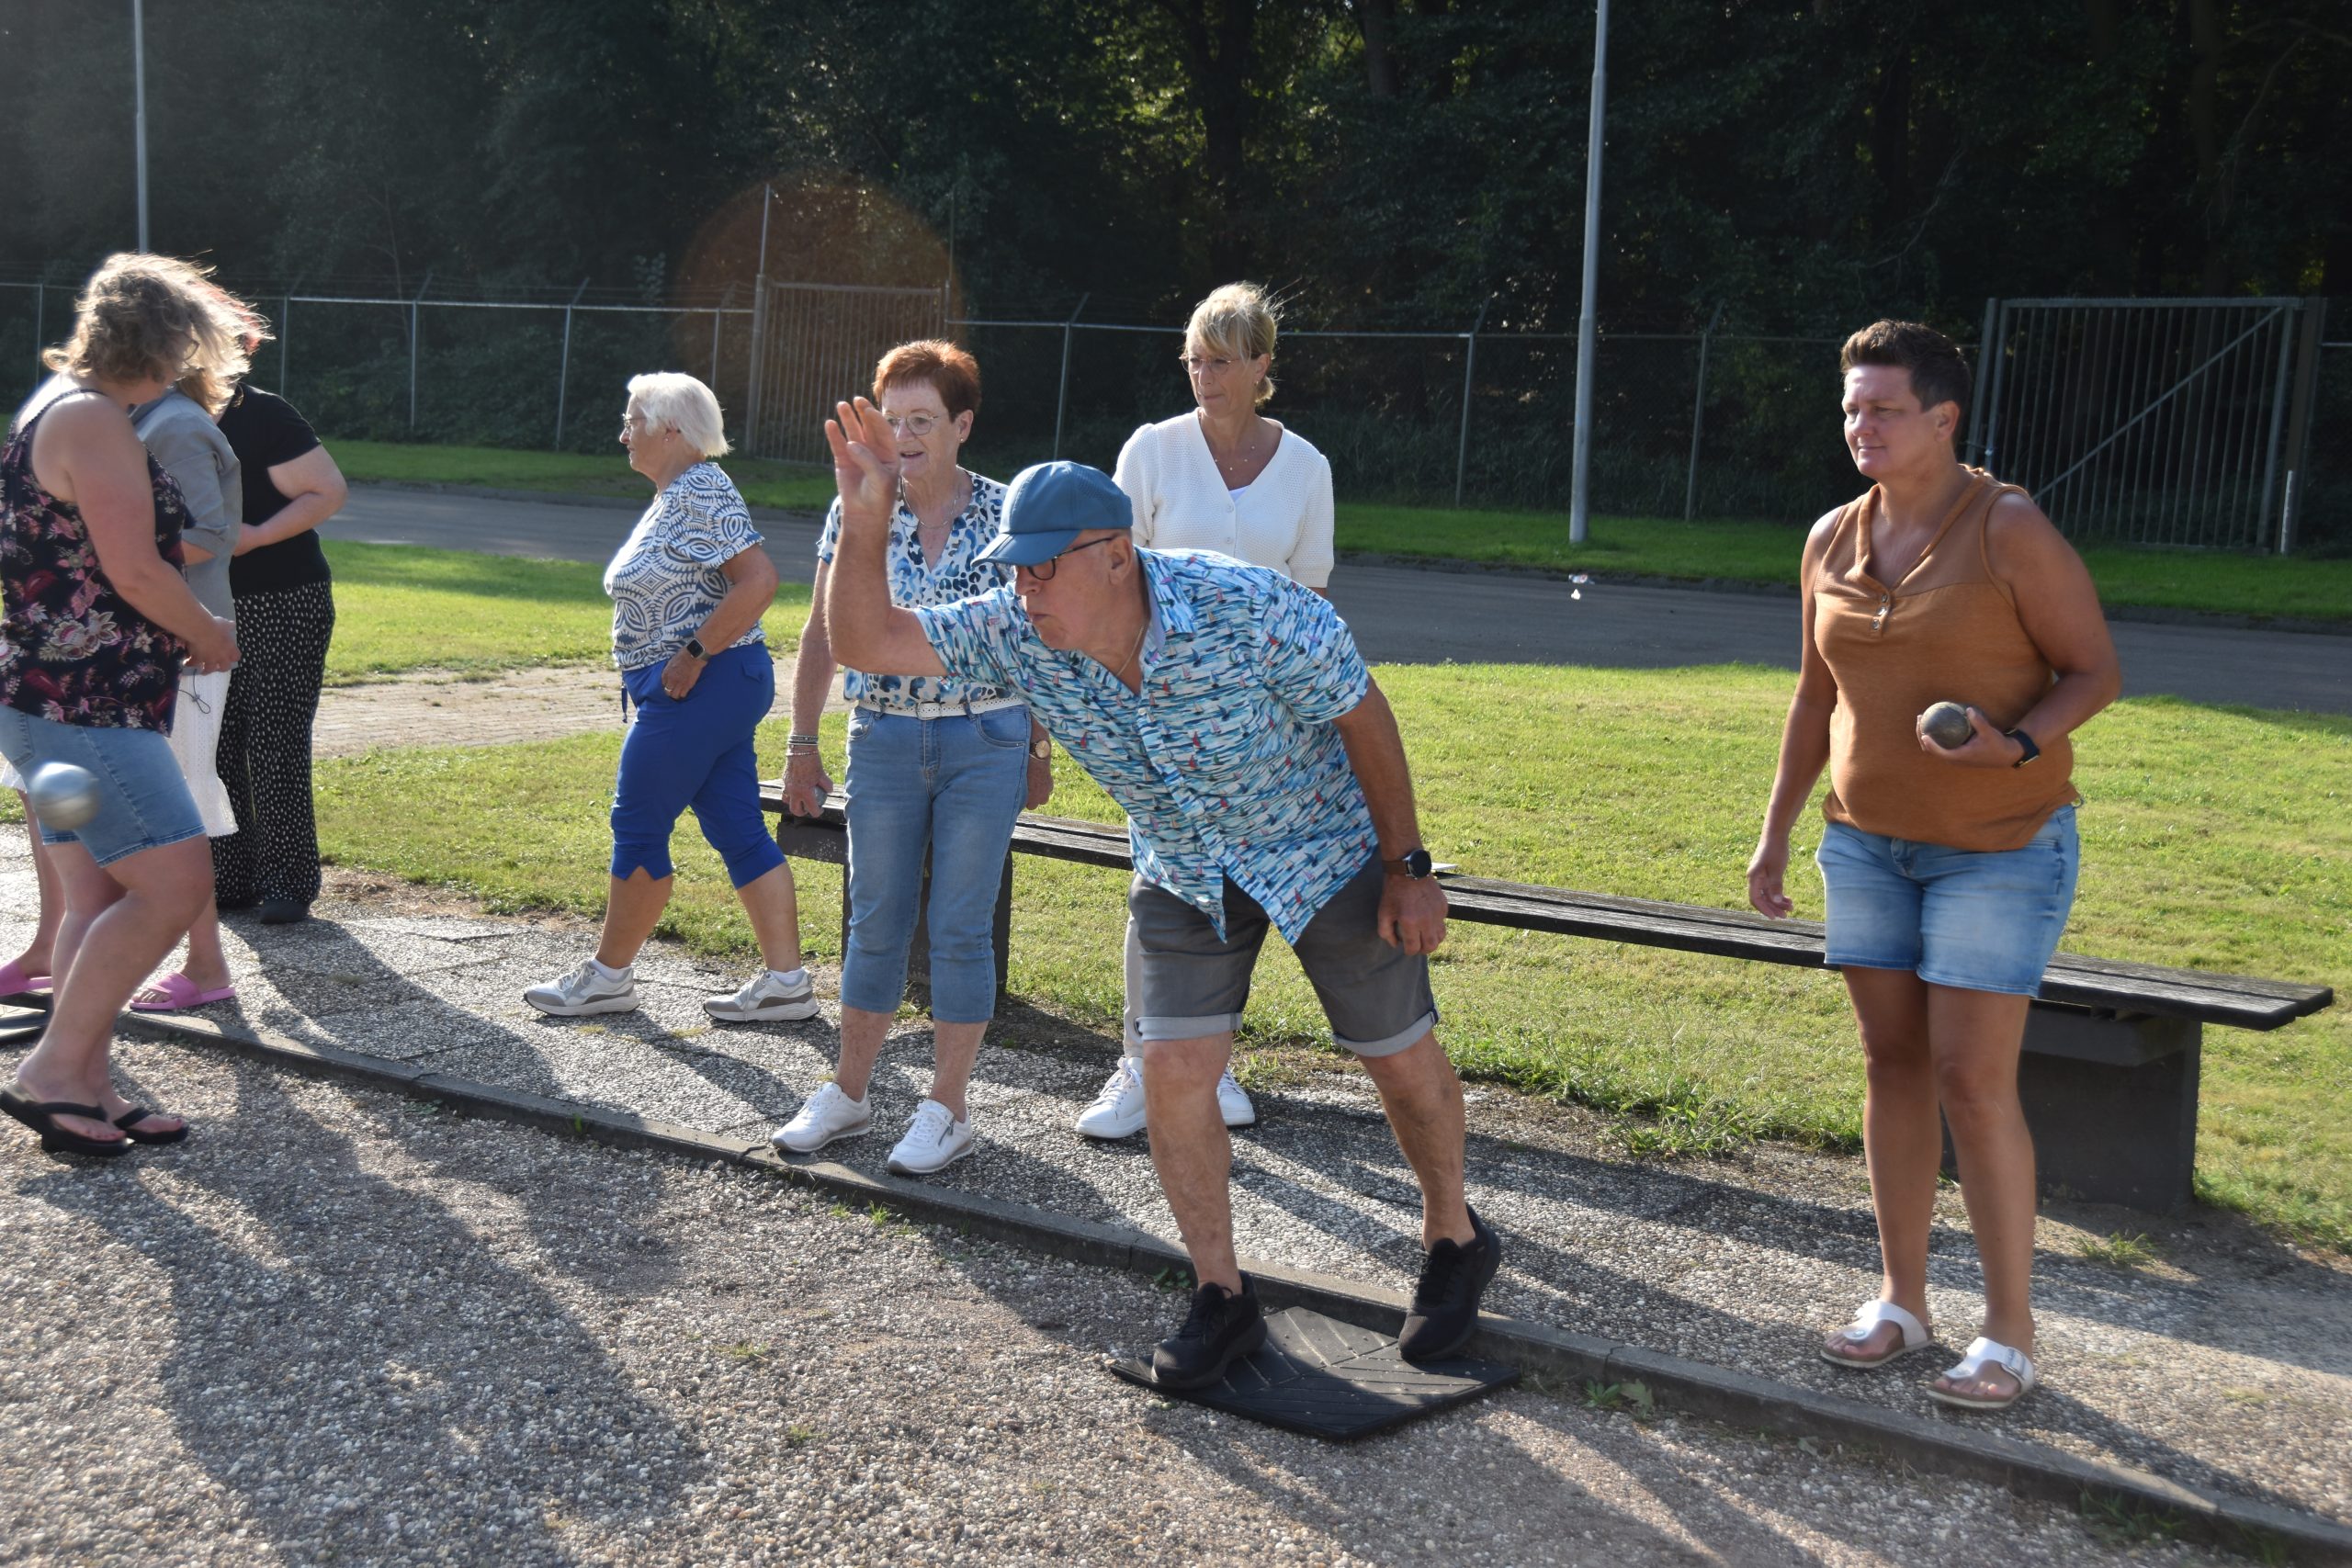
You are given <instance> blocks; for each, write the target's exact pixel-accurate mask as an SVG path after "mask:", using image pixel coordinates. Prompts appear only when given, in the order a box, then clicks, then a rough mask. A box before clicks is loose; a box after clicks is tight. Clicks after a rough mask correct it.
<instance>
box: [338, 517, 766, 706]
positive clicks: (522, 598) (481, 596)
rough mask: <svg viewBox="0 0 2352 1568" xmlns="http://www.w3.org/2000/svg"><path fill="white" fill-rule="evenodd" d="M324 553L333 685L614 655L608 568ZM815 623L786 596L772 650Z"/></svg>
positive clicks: (435, 553)
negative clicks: (330, 579)
mask: <svg viewBox="0 0 2352 1568" xmlns="http://www.w3.org/2000/svg"><path fill="white" fill-rule="evenodd" d="M326 549H327V559H328V561H329V563H330V564H331V565H332V566H333V568H334V580H335V581H334V594H335V627H334V641H333V642H332V643H331V644H330V645H329V647H328V649H327V682H328V683H329V684H330V685H347V684H349V683H351V682H355V681H367V680H376V679H380V678H381V677H383V676H386V675H394V674H399V673H400V672H401V671H408V670H420V669H435V670H454V671H459V672H460V673H464V674H487V673H489V672H490V671H494V670H512V669H515V668H518V667H521V666H524V665H530V664H577V663H600V662H603V661H604V660H607V659H609V658H610V657H611V655H612V648H613V604H612V601H611V600H609V599H607V598H605V589H604V573H605V569H604V568H603V567H601V566H593V565H589V564H586V563H583V562H577V561H547V560H526V559H524V558H520V557H513V556H489V555H476V554H471V553H469V552H465V551H460V550H433V549H425V548H423V547H416V546H409V545H358V544H351V543H347V542H345V541H343V540H329V541H328V542H327V547H326ZM808 615H809V585H808V584H807V583H805V582H786V583H781V584H778V586H777V588H776V595H775V606H774V607H773V608H771V609H770V610H769V611H768V613H767V615H766V616H765V618H764V619H763V623H762V624H763V626H765V627H766V628H767V634H768V640H769V642H770V643H771V644H772V645H774V646H775V648H776V649H779V650H788V649H794V648H797V647H798V646H799V642H800V625H801V623H802V622H803V621H804V620H806V619H807V618H808Z"/></svg>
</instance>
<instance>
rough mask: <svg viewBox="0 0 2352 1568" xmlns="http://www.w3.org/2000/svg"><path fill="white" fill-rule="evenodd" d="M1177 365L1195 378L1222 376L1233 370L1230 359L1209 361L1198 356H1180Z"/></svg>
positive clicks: (1177, 357) (1177, 358)
mask: <svg viewBox="0 0 2352 1568" xmlns="http://www.w3.org/2000/svg"><path fill="white" fill-rule="evenodd" d="M1176 363H1178V364H1179V365H1182V367H1184V368H1185V369H1186V370H1189V371H1191V372H1192V373H1193V375H1195V376H1222V375H1224V374H1225V373H1226V372H1227V371H1228V370H1230V369H1232V368H1233V361H1232V360H1230V359H1209V358H1205V357H1204V356H1203V355H1197V354H1180V355H1177V356H1176Z"/></svg>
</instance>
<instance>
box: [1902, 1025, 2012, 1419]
mask: <svg viewBox="0 0 2352 1568" xmlns="http://www.w3.org/2000/svg"><path fill="white" fill-rule="evenodd" d="M2030 1005H2031V1003H2030V999H2029V998H2025V997H2012V996H2004V995H2002V994H2000V993H1999V992H1996V991H1963V990H1958V989H1955V988H1954V987H1950V986H1929V987H1928V1039H1929V1041H1930V1043H1931V1045H1932V1048H1933V1050H1934V1053H1935V1077H1936V1091H1937V1094H1938V1096H1939V1098H1940V1099H1941V1100H1942V1101H1943V1111H1944V1119H1945V1120H1946V1121H1947V1122H1951V1145H1952V1153H1953V1154H1954V1155H1955V1156H1958V1158H1959V1163H1960V1190H1961V1195H1962V1197H1963V1198H1965V1199H1966V1200H1967V1202H1968V1224H1969V1228H1970V1229H1971V1230H1973V1231H1974V1232H1975V1233H1976V1256H1977V1258H1978V1259H1979V1260H1980V1262H1981V1263H1982V1264H1983V1266H1984V1269H1985V1337H1986V1338H1988V1339H1995V1340H1998V1341H1999V1342H2000V1343H2002V1344H2004V1345H2014V1346H2016V1347H2017V1348H2018V1349H2020V1350H2023V1351H2025V1352H2026V1353H2027V1354H2029V1355H2030V1354H2031V1353H2032V1351H2033V1308H2032V1306H2031V1304H2030V1302H2029V1300H2028V1297H2029V1295H2030V1290H2031V1285H2032V1280H2033V1213H2034V1169H2033V1136H2032V1134H2030V1133H2029V1132H2028V1131H2027V1130H2026V1124H2025V1110H2024V1108H2023V1107H2022V1106H2021V1105H2019V1104H2018V1050H2019V1048H2020V1047H2021V1046H2022V1045H2023V1044H2024V1043H2025V1020H2026V1010H2027V1009H2028V1008H2029V1007H2030ZM1949 1386H1951V1387H1952V1388H1953V1391H1954V1392H1956V1393H1964V1394H1974V1395H1976V1396H1978V1397H1980V1398H1985V1397H1991V1398H1999V1397H2002V1396H2004V1395H2007V1394H2009V1393H2014V1392H2015V1391H2016V1387H2017V1383H2016V1380H2015V1379H2014V1378H2012V1377H2010V1375H2009V1374H2008V1372H2007V1371H2004V1370H2002V1369H2001V1368H1998V1367H1993V1368H1988V1369H1986V1371H1985V1375H1984V1376H1983V1377H1979V1378H1973V1379H1970V1380H1969V1381H1968V1382H1966V1383H1964V1384H1957V1385H1949Z"/></svg>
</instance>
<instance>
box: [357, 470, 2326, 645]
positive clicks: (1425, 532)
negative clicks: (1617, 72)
mask: <svg viewBox="0 0 2352 1568" xmlns="http://www.w3.org/2000/svg"><path fill="white" fill-rule="evenodd" d="M334 455H335V460H336V461H337V462H339V463H341V464H342V465H343V470H344V472H345V474H347V475H348V476H350V477H351V478H352V479H358V480H398V481H403V482H408V483H436V484H471V485H487V486H491V487H493V488H497V489H503V490H540V491H561V492H568V493H573V494H591V495H625V496H630V497H636V496H641V495H644V494H646V493H647V491H648V487H647V485H646V482H645V480H644V479H640V478H639V476H638V475H637V474H635V473H634V472H632V471H631V470H630V468H629V467H628V462H627V461H626V460H625V459H624V458H623V457H622V455H621V451H620V448H619V446H617V445H616V446H614V448H613V452H612V455H611V456H609V457H604V456H592V455H585V454H580V453H571V452H523V451H513V450H509V449H506V448H503V447H494V446H404V445H400V444H397V443H392V442H385V441H338V442H336V443H335V444H334ZM722 466H723V467H724V468H726V469H727V471H728V473H729V475H730V476H731V477H732V478H733V479H734V480H735V483H736V486H737V488H739V489H740V490H741V491H742V492H743V499H744V500H745V501H747V502H750V503H751V504H752V505H753V506H775V507H786V508H793V509H797V510H802V511H809V512H821V511H823V510H824V509H825V508H826V507H827V506H828V505H830V504H831V502H832V499H833V479H832V475H831V473H829V472H827V471H825V470H823V469H821V468H811V467H809V466H806V465H802V464H793V463H776V462H770V461H766V460H764V459H761V458H752V457H728V458H725V459H723V460H722ZM1804 521H1808V522H1809V521H1811V520H1810V519H1805V520H1804ZM1588 533H1589V538H1588V539H1587V540H1586V542H1585V543H1584V544H1582V545H1580V546H1574V547H1571V546H1570V545H1569V544H1568V542H1567V538H1568V519H1567V515H1566V513H1554V512H1486V511H1479V510H1476V509H1460V508H1453V507H1436V506H1383V505H1376V504H1371V503H1365V502H1341V503H1340V508H1339V547H1340V553H1341V554H1343V555H1345V554H1348V553H1350V552H1355V553H1366V554H1374V555H1384V556H1396V557H1400V558H1418V559H1429V560H1463V561H1476V562H1480V563H1484V564H1489V565H1497V566H1525V567H1540V568H1544V569H1548V570H1560V571H1592V572H1600V573H1603V574H1613V575H1617V576H1622V577H1663V578H1672V579H1679V580H1682V581H1709V580H1719V581H1736V582H1776V583H1787V582H1792V581H1794V579H1795V576H1796V569H1797V555H1798V551H1799V550H1800V548H1801V547H1803V545H1804V537H1803V536H1802V535H1801V534H1800V533H1799V532H1798V530H1797V529H1796V528H1795V527H1794V526H1792V525H1788V524H1783V523H1758V522H1727V521H1723V520H1711V521H1702V522H1694V523H1682V522H1677V521H1670V520H1668V519H1666V518H1659V517H1595V518H1593V519H1592V520H1591V527H1590V528H1589V530H1588ZM2084 559H2085V560H2086V561H2087V562H2088V563H2089V565H2090V569H2091V575H2092V576H2093V577H2094V578H2096V579H2097V580H2098V588H2099V595H2100V597H2101V598H2102V599H2104V600H2105V601H2106V602H2107V603H2108V604H2112V605H2133V606H2138V607H2142V608H2156V609H2175V610H2203V611H2209V612H2212V613H2216V614H2225V615H2256V616H2284V617H2290V618H2299V619H2305V620H2315V621H2347V622H2352V559H2312V558H2308V557H2290V558H2284V559H2282V558H2278V557H2276V556H2245V555H2232V554H2224V553H2221V552H2216V551H2203V550H2143V549H2126V548H2122V547H2114V546H2093V547H2090V548H2088V549H2086V551H2085V552H2084Z"/></svg>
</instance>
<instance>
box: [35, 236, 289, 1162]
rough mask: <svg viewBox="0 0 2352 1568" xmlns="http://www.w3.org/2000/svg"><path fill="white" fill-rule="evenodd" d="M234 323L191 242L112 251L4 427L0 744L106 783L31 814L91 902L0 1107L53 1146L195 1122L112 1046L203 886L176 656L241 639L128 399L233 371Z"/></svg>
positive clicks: (62, 868) (153, 1138)
mask: <svg viewBox="0 0 2352 1568" xmlns="http://www.w3.org/2000/svg"><path fill="white" fill-rule="evenodd" d="M240 324H241V323H240V322H239V321H237V319H236V318H235V317H234V315H233V314H232V312H231V311H230V310H228V308H227V307H226V306H224V305H221V304H220V303H219V302H218V300H217V298H216V296H215V295H214V294H213V292H212V291H211V290H210V288H209V286H208V285H207V283H206V281H205V278H204V275H203V274H202V273H201V272H200V271H198V269H197V268H195V267H192V266H190V265H187V263H185V262H179V261H175V260H173V259H172V258H170V257H168V256H151V255H117V256H111V257H108V258H107V262H106V264H105V265H102V266H101V267H100V268H99V269H98V271H97V272H96V274H95V275H94V276H92V277H91V279H90V283H89V287H88V288H87V289H85V292H84V293H83V296H82V298H81V299H80V300H79V301H78V302H77V313H76V318H75V321H74V335H73V337H72V338H71V339H69V340H68V341H67V343H66V344H64V346H63V347H62V348H52V349H51V350H49V351H48V353H46V354H45V355H42V359H43V361H44V363H46V364H47V365H48V366H49V367H50V368H51V369H52V370H55V371H58V372H61V376H60V378H59V379H57V380H56V381H54V382H52V383H51V385H50V386H49V387H47V388H45V389H44V393H45V395H44V396H38V397H36V399H35V400H34V401H33V402H32V403H30V404H28V405H27V407H26V408H25V409H24V410H23V411H22V412H20V413H19V414H18V416H17V420H16V421H15V423H14V424H13V426H12V427H11V434H10V435H9V437H8V440H7V444H6V447H5V448H0V581H5V583H6V592H5V602H0V755H5V756H6V758H7V760H8V762H9V764H10V765H11V766H12V767H14V768H15V769H16V770H17V773H19V774H21V775H22V776H24V777H25V778H28V779H30V778H31V777H32V776H33V774H34V771H35V770H36V769H39V768H41V767H44V766H47V765H48V764H51V763H53V762H69V763H72V764H74V766H76V767H79V768H82V769H85V770H86V771H87V773H89V774H90V776H91V779H92V782H93V788H94V791H95V793H96V796H97V799H96V813H95V815H93V816H92V817H91V818H89V819H88V820H87V821H85V822H82V823H78V824H76V825H75V826H74V828H73V829H70V830H66V829H54V828H51V827H49V826H47V825H44V826H43V827H42V828H41V829H40V835H41V840H42V842H43V844H44V845H45V846H47V848H48V851H49V852H50V855H51V863H52V864H53V865H54V866H55V868H56V870H57V873H58V874H59V876H60V878H61V879H62V883H63V885H64V888H65V892H66V897H67V900H68V902H69V904H70V905H71V907H72V908H74V909H75V910H77V911H95V918H93V919H91V920H90V922H89V924H88V926H87V928H86V929H85V930H84V931H82V933H81V935H80V938H79V941H78V942H77V943H74V944H73V950H72V951H71V952H68V951H65V949H66V948H67V946H68V943H67V942H64V941H62V940H61V941H60V942H59V944H58V946H59V951H58V952H57V953H56V954H55V973H56V974H57V975H58V976H60V978H59V980H58V983H57V987H56V994H55V999H54V1001H53V1002H52V1004H51V1009H50V1016H49V1025H48V1028H47V1029H46V1030H45V1031H44V1032H43V1033H42V1035H41V1040H40V1044H39V1045H38V1046H36V1047H35V1048H34V1050H33V1052H32V1054H31V1055H28V1056H27V1057H26V1058H25V1059H24V1061H23V1063H22V1064H20V1065H19V1066H18V1067H17V1074H16V1077H15V1079H14V1081H12V1082H10V1083H9V1084H8V1085H7V1086H6V1088H5V1089H0V1110H5V1111H6V1112H7V1114H9V1115H10V1116H13V1117H15V1118H16V1119H17V1121H19V1122H24V1123H25V1124H26V1125H27V1126H28V1127H30V1128H32V1129H33V1130H34V1131H35V1132H37V1133H39V1134H40V1138H41V1144H42V1146H43V1147H45V1148H50V1149H62V1150H66V1151H69V1152H72V1153H76V1154H90V1155H119V1154H121V1153H123V1152H124V1151H125V1150H126V1149H127V1148H128V1147H129V1146H130V1144H132V1143H176V1142H178V1141H179V1140H180V1139H182V1138H185V1137H187V1124H186V1123H185V1122H181V1121H180V1120H179V1119H178V1118H177V1117H174V1116H165V1115H162V1114H160V1113H158V1112H154V1111H148V1110H146V1109H144V1108H142V1107H138V1106H133V1105H132V1104H130V1102H129V1101H128V1100H124V1099H123V1098H122V1096H121V1095H119V1093H117V1092H116V1091H115V1088H114V1082H113V1070H112V1064H111V1061H110V1049H111V1046H112V1044H113V1037H114V1021H115V1019H116V1017H117V1016H118V1015H119V1014H120V1013H121V1011H122V1007H123V1004H124V1003H125V1002H126V1001H128V1000H129V999H130V990H131V987H133V986H135V985H137V984H138V983H139V982H140V980H141V979H142V978H143V977H144V976H146V974H147V972H148V971H149V970H151V969H153V967H154V966H155V964H156V963H157V961H158V960H160V959H162V958H163V956H164V954H165V953H168V952H170V951H171V949H172V947H173V945H174V944H175V942H178V940H179V937H180V933H181V932H182V931H186V930H187V927H188V922H189V921H191V920H193V919H195V918H196V915H197V912H198V910H199V909H201V908H203V906H204V900H205V898H206V897H208V896H209V893H210V890H211V886H212V861H211V852H210V851H209V849H207V847H206V844H205V839H204V822H203V819H202V818H200V817H199V816H198V813H197V807H196V802H195V800H194V798H193V797H192V796H190V795H189V794H188V788H187V780H186V779H185V778H184V777H183V776H182V775H181V773H180V769H179V764H178V763H177V762H176V761H175V760H174V759H173V756H172V749H171V742H170V740H169V739H168V738H167V731H168V730H169V729H170V728H171V723H172V709H173V701H174V697H175V694H176V692H177V691H178V686H179V675H180V669H181V665H182V663H183V661H185V662H186V663H187V666H188V667H190V668H192V669H194V670H197V671H219V670H226V669H228V668H229V667H230V666H231V665H232V664H234V663H235V662H236V660H237V641H236V636H235V633H234V631H233V629H232V626H230V623H229V622H227V621H226V620H223V619H221V618H220V617H218V616H216V615H212V614H210V613H209V612H208V611H207V610H206V609H205V608H204V606H203V605H202V604H199V603H198V601H197V597H196V595H195V594H194V593H193V592H189V590H188V586H187V582H186V581H183V580H182V579H181V576H180V571H179V565H180V538H179V536H180V528H181V526H182V524H183V523H184V521H185V520H186V515H187V513H186V508H185V506H184V505H183V503H182V502H181V499H180V494H179V491H178V489H177V487H175V485H174V484H173V483H172V481H171V479H170V478H169V476H167V475H166V474H164V471H163V470H162V469H161V468H158V467H157V466H156V465H155V464H154V463H153V461H152V460H151V459H150V458H149V457H148V456H147V453H146V450H145V449H144V448H143V447H141V446H140V443H139V437H138V435H137V434H136V433H135V432H133V431H132V429H131V427H130V410H131V409H132V408H134V407H136V406H137V405H139V404H141V403H147V402H153V401H154V400H156V399H157V398H160V397H162V396H163V395H164V393H165V392H166V391H168V390H170V389H171V388H172V387H173V385H174V384H175V383H176V382H179V381H180V380H182V379H183V378H185V377H187V376H189V375H192V374H198V373H204V372H209V373H210V374H211V375H213V376H216V377H219V378H222V379H229V378H234V377H237V376H240V375H243V373H244V369H245V355H244V350H243V347H242V346H241V345H240V344H239V342H238V327H239V326H240Z"/></svg>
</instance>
